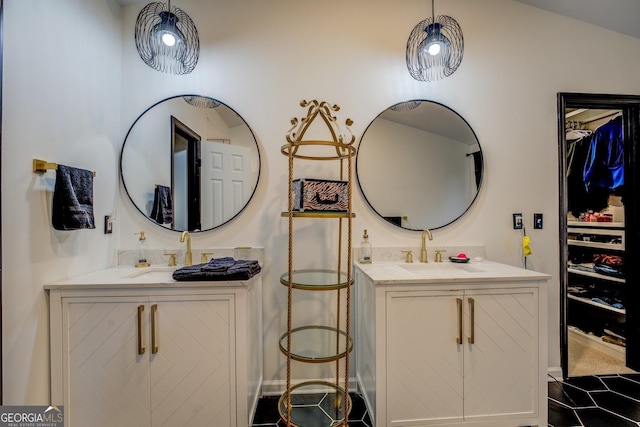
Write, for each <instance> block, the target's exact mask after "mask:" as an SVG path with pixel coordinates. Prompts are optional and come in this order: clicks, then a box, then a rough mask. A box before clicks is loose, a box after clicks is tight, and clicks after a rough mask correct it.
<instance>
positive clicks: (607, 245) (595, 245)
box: [567, 240, 624, 251]
mask: <svg viewBox="0 0 640 427" xmlns="http://www.w3.org/2000/svg"><path fill="white" fill-rule="evenodd" d="M567 244H568V245H569V246H582V247H584V248H599V249H608V250H613V251H624V245H623V244H622V243H601V242H589V241H585V240H567Z"/></svg>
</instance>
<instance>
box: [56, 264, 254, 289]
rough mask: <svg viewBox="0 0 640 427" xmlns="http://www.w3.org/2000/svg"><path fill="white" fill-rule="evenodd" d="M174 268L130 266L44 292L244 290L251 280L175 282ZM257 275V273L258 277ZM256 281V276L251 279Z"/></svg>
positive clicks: (67, 281) (78, 278)
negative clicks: (206, 288)
mask: <svg viewBox="0 0 640 427" xmlns="http://www.w3.org/2000/svg"><path fill="white" fill-rule="evenodd" d="M177 268H180V266H177V267H167V266H164V265H153V264H152V265H151V266H150V267H141V268H136V267H132V266H118V267H111V268H107V269H104V270H99V271H94V272H92V273H87V274H83V275H80V276H75V277H71V278H68V279H63V280H59V281H55V282H52V283H48V284H46V285H45V286H44V288H45V289H47V290H51V289H91V288H96V287H101V288H110V289H121V288H134V287H136V288H151V287H154V288H158V287H174V288H178V287H183V288H194V287H246V286H247V284H248V283H249V282H250V281H251V280H252V279H249V280H220V281H176V280H174V279H173V276H172V275H173V271H174V270H176V269H177ZM259 274H260V273H259ZM254 277H255V276H254Z"/></svg>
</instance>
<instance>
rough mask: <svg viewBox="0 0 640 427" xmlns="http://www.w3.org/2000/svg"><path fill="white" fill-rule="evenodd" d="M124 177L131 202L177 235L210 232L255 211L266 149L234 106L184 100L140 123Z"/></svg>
mask: <svg viewBox="0 0 640 427" xmlns="http://www.w3.org/2000/svg"><path fill="white" fill-rule="evenodd" d="M120 176H121V178H122V183H123V186H124V189H125V191H126V193H127V195H128V196H129V199H130V200H131V202H132V203H133V204H134V206H135V207H136V209H137V210H138V211H140V213H142V214H143V215H144V216H145V217H146V218H148V219H149V220H150V221H152V222H154V223H155V224H157V225H160V226H161V227H164V228H167V229H171V230H175V231H185V230H186V231H191V232H193V231H206V230H211V229H214V228H217V227H220V226H222V225H224V224H226V223H228V222H229V221H231V220H232V219H233V218H235V217H236V216H237V215H238V214H239V213H240V212H242V210H244V208H245V207H246V206H247V204H248V203H249V201H250V200H251V198H252V197H253V194H254V193H255V190H256V188H257V185H258V180H259V178H260V150H259V148H258V142H257V141H256V138H255V135H254V134H253V131H252V130H251V128H250V127H249V125H248V124H247V123H246V121H245V120H244V119H243V118H242V117H241V116H240V115H239V114H238V113H237V112H236V111H235V110H233V109H232V108H231V107H229V106H228V105H226V104H224V103H222V102H221V101H219V100H216V99H213V98H209V97H204V96H200V95H178V96H173V97H170V98H167V99H163V100H161V101H159V102H157V103H155V104H154V105H152V106H151V107H149V108H147V109H146V110H145V111H144V112H143V113H142V114H140V116H139V117H138V118H137V119H136V120H135V121H134V123H133V125H132V126H131V128H130V129H129V131H128V132H127V135H126V137H125V140H124V144H123V146H122V151H121V153H120Z"/></svg>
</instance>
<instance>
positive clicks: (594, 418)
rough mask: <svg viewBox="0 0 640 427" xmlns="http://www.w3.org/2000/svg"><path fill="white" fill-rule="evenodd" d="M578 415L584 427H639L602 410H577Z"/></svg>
mask: <svg viewBox="0 0 640 427" xmlns="http://www.w3.org/2000/svg"><path fill="white" fill-rule="evenodd" d="M576 413H577V414H578V418H580V421H582V425H583V426H584V427H605V426H612V427H613V426H615V427H638V423H634V422H631V421H629V420H626V419H624V418H622V417H620V416H618V415H616V414H612V413H611V412H607V411H605V410H604V409H600V408H589V409H576ZM554 427H556V426H554Z"/></svg>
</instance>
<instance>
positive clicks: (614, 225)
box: [567, 221, 624, 230]
mask: <svg viewBox="0 0 640 427" xmlns="http://www.w3.org/2000/svg"><path fill="white" fill-rule="evenodd" d="M567 227H568V228H569V229H571V228H596V229H597V228H603V229H612V230H619V229H622V230H624V222H587V221H569V222H568V224H567Z"/></svg>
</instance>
